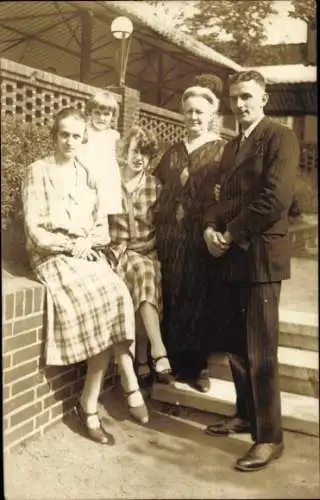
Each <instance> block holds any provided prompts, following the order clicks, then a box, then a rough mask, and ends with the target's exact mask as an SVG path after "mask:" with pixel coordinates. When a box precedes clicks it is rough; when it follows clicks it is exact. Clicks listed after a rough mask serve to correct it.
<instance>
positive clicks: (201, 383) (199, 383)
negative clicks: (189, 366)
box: [194, 370, 210, 393]
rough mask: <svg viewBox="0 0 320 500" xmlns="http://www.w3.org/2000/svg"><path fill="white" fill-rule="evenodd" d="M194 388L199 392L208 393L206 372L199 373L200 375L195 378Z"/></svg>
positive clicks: (208, 381)
mask: <svg viewBox="0 0 320 500" xmlns="http://www.w3.org/2000/svg"><path fill="white" fill-rule="evenodd" d="M194 386H195V388H196V389H197V390H198V391H200V392H204V393H205V392H209V391H210V378H209V373H208V370H202V371H201V372H200V375H199V377H198V378H197V380H196V382H195V384H194Z"/></svg>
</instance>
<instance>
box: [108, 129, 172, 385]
mask: <svg viewBox="0 0 320 500" xmlns="http://www.w3.org/2000/svg"><path fill="white" fill-rule="evenodd" d="M156 152H157V144H156V141H155V139H154V138H153V136H152V135H151V134H150V133H149V132H148V131H146V130H143V129H140V128H133V129H132V130H131V132H130V133H129V134H128V137H127V138H126V140H125V141H124V151H123V153H124V157H125V164H124V165H123V166H122V167H121V176H122V193H123V198H122V199H123V207H122V212H123V213H122V214H120V215H112V216H110V217H109V227H110V237H111V243H110V245H109V256H110V259H111V261H112V262H113V267H114V269H115V271H116V272H117V273H118V274H119V276H120V277H121V278H123V280H124V282H125V283H126V284H127V287H128V289H129V291H130V293H131V297H132V300H133V304H134V309H135V312H136V317H137V320H138V321H139V322H140V323H141V322H142V325H143V327H144V329H145V333H146V334H147V337H143V336H139V338H138V339H137V360H138V363H137V365H138V366H137V371H138V380H139V385H140V386H141V387H142V386H144V385H145V386H146V385H148V384H149V383H151V380H152V377H151V371H150V367H149V365H148V340H149V341H150V351H151V357H152V368H153V372H154V375H155V377H156V380H157V381H158V382H161V383H165V384H169V383H170V382H172V381H173V376H172V373H171V366H170V363H169V360H168V357H167V351H166V348H165V346H164V344H163V341H162V336H161V331H160V316H161V314H162V295H161V274H160V264H159V261H158V259H157V254H156V250H155V228H154V220H153V216H154V208H155V204H156V201H157V197H158V194H159V189H160V185H159V183H158V181H157V179H156V178H155V177H154V176H153V175H150V174H148V172H147V169H148V166H149V163H150V160H151V159H152V158H153V157H154V156H155V154H156ZM139 333H141V332H140V330H139V329H137V334H138V335H139Z"/></svg>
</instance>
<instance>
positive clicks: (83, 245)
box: [72, 238, 97, 260]
mask: <svg viewBox="0 0 320 500" xmlns="http://www.w3.org/2000/svg"><path fill="white" fill-rule="evenodd" d="M93 255H97V253H96V252H95V251H94V250H92V240H91V238H77V239H76V241H75V243H74V246H73V249H72V256H73V257H75V258H76V259H87V258H88V257H89V256H90V259H88V260H93V259H92V258H91V257H92V256H93Z"/></svg>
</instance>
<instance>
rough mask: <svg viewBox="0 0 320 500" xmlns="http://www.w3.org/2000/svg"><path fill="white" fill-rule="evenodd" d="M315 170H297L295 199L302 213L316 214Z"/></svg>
mask: <svg viewBox="0 0 320 500" xmlns="http://www.w3.org/2000/svg"><path fill="white" fill-rule="evenodd" d="M317 191H318V182H317V170H316V169H313V170H302V169H300V170H299V173H298V176H297V180H296V193H295V198H296V200H297V203H298V205H299V207H300V209H301V212H302V213H306V214H308V213H309V214H311V213H313V214H314V213H317V212H318V192H317Z"/></svg>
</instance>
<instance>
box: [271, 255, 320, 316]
mask: <svg viewBox="0 0 320 500" xmlns="http://www.w3.org/2000/svg"><path fill="white" fill-rule="evenodd" d="M318 267H319V266H318V260H317V259H297V258H294V259H291V279H290V280H286V281H283V283H282V290H281V299H280V306H281V307H282V308H283V309H288V310H289V311H290V310H292V311H299V312H314V313H317V312H318V288H319V287H318Z"/></svg>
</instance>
